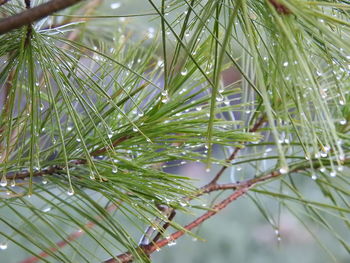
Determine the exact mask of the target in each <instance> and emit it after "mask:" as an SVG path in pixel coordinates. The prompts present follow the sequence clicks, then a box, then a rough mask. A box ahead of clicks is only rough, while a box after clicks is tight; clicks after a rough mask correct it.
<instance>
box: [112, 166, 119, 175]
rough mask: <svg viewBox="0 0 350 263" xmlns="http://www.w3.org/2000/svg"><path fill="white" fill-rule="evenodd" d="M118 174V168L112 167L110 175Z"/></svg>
mask: <svg viewBox="0 0 350 263" xmlns="http://www.w3.org/2000/svg"><path fill="white" fill-rule="evenodd" d="M117 172H118V167H117V166H114V167H113V169H112V173H114V174H115V173H117Z"/></svg>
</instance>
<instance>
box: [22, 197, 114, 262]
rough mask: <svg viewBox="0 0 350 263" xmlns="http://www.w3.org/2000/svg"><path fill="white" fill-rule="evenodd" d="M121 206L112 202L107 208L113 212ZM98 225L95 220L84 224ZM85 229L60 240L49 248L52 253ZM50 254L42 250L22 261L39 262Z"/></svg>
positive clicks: (89, 227) (99, 218) (98, 218)
mask: <svg viewBox="0 0 350 263" xmlns="http://www.w3.org/2000/svg"><path fill="white" fill-rule="evenodd" d="M118 207H119V204H118V205H115V204H111V205H109V206H108V207H107V208H106V211H107V212H113V211H115V210H116V209H118ZM101 219H102V216H99V217H96V220H101ZM95 225H96V223H94V222H93V221H90V222H88V223H86V224H85V225H84V228H85V229H91V228H93V227H94V226H95ZM84 233H85V231H84V229H79V230H77V231H75V232H73V233H71V234H70V235H68V236H67V238H66V239H65V240H61V241H59V242H57V243H56V246H54V247H51V248H49V249H48V250H49V251H50V252H52V253H55V252H57V251H58V250H59V249H60V248H63V247H65V246H66V245H68V244H69V243H71V242H73V241H74V240H76V239H78V238H79V237H81V236H82V235H84ZM49 256H50V254H49V253H47V252H45V251H42V252H40V253H39V254H38V256H33V257H30V258H27V259H25V260H22V261H21V262H20V263H35V262H38V261H40V260H41V259H42V258H47V257H49Z"/></svg>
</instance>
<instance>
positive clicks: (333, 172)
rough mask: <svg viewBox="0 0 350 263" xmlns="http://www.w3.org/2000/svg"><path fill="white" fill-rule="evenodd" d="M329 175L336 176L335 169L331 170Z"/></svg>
mask: <svg viewBox="0 0 350 263" xmlns="http://www.w3.org/2000/svg"><path fill="white" fill-rule="evenodd" d="M329 175H330V177H336V176H337V172H336V171H332V172H330V174H329Z"/></svg>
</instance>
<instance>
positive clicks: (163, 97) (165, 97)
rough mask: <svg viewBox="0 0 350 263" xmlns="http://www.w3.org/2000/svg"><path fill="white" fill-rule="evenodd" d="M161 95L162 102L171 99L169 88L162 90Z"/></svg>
mask: <svg viewBox="0 0 350 263" xmlns="http://www.w3.org/2000/svg"><path fill="white" fill-rule="evenodd" d="M161 95H162V98H161V101H162V103H167V102H168V101H169V94H168V91H167V90H164V91H162V93H161Z"/></svg>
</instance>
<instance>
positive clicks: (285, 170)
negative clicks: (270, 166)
mask: <svg viewBox="0 0 350 263" xmlns="http://www.w3.org/2000/svg"><path fill="white" fill-rule="evenodd" d="M279 171H280V173H281V174H286V173H288V171H289V168H288V167H287V166H284V167H281V168H280V170H279Z"/></svg>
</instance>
